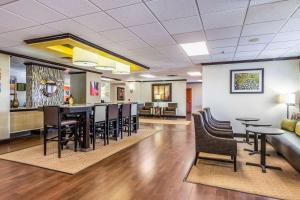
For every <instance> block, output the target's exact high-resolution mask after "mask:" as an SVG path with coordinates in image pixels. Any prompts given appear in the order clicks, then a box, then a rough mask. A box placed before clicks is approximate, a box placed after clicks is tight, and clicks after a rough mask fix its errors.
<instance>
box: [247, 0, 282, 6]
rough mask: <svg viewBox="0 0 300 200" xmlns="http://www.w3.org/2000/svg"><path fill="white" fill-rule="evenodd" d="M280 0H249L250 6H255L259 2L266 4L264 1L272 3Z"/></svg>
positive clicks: (259, 3)
mask: <svg viewBox="0 0 300 200" xmlns="http://www.w3.org/2000/svg"><path fill="white" fill-rule="evenodd" d="M278 1H282V0H251V1H250V6H257V5H261V4H266V3H274V2H278Z"/></svg>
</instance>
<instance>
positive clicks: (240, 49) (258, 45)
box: [237, 44, 266, 52]
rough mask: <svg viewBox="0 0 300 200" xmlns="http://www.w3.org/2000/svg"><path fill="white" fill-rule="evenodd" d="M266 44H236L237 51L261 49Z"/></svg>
mask: <svg viewBox="0 0 300 200" xmlns="http://www.w3.org/2000/svg"><path fill="white" fill-rule="evenodd" d="M265 46H266V44H253V45H241V46H238V48H237V52H241V51H261V50H263V49H264V48H265Z"/></svg>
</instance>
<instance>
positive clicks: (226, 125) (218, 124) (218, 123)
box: [203, 108, 232, 130]
mask: <svg viewBox="0 0 300 200" xmlns="http://www.w3.org/2000/svg"><path fill="white" fill-rule="evenodd" d="M203 111H204V112H205V114H206V116H207V120H208V122H209V123H210V124H211V125H212V126H214V127H216V128H219V129H229V130H232V127H231V125H230V122H229V121H218V120H216V119H215V118H214V117H213V116H212V114H211V111H210V108H204V109H203Z"/></svg>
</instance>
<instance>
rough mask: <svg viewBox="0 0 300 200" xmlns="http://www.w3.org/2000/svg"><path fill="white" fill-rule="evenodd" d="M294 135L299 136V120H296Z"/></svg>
mask: <svg viewBox="0 0 300 200" xmlns="http://www.w3.org/2000/svg"><path fill="white" fill-rule="evenodd" d="M295 133H296V135H298V136H300V122H297V124H296V128H295Z"/></svg>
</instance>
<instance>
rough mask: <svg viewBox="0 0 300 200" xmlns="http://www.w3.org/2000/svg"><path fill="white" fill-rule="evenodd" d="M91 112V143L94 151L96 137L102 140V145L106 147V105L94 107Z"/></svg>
mask: <svg viewBox="0 0 300 200" xmlns="http://www.w3.org/2000/svg"><path fill="white" fill-rule="evenodd" d="M93 111H94V114H93V118H92V119H93V122H92V124H93V128H92V135H91V142H92V143H93V149H94V150H95V145H96V139H97V137H100V138H101V139H104V145H106V123H107V122H106V105H95V106H94V109H93Z"/></svg>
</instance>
